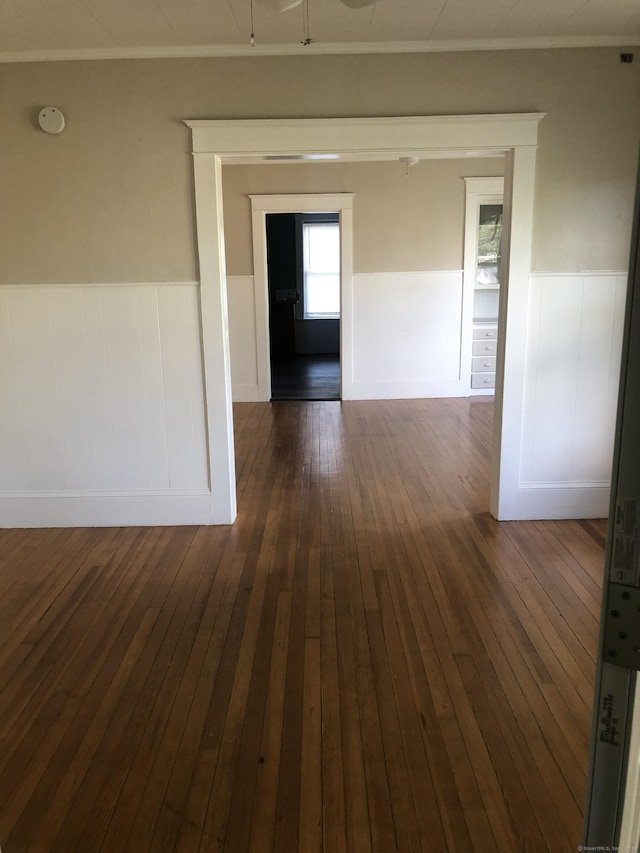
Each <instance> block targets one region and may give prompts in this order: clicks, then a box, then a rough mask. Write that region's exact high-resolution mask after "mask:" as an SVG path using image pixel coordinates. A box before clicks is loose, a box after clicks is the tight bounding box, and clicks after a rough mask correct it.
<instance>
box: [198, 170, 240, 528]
mask: <svg viewBox="0 0 640 853" xmlns="http://www.w3.org/2000/svg"><path fill="white" fill-rule="evenodd" d="M193 171H194V180H195V201H196V225H197V228H196V231H197V237H198V256H199V261H200V323H201V328H202V355H203V373H204V384H205V388H204V392H205V415H206V423H207V445H208V451H209V477H210V480H209V486H210V488H211V492H212V502H213V523H214V524H232V523H233V521H234V520H235V517H236V514H237V508H236V478H235V453H234V444H233V411H232V403H231V396H232V389H231V361H230V354H229V314H228V309H227V283H226V267H225V256H224V227H223V221H222V168H221V161H220V157H218V156H216V155H215V154H196V155H194V158H193Z"/></svg>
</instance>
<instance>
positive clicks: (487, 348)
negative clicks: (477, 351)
mask: <svg viewBox="0 0 640 853" xmlns="http://www.w3.org/2000/svg"><path fill="white" fill-rule="evenodd" d="M492 349H493V347H485V350H486V352H491V350H492Z"/></svg>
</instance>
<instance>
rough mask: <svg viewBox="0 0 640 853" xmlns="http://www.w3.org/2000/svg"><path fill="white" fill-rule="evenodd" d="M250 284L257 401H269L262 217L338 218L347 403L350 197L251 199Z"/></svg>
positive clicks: (350, 339) (350, 316) (350, 337)
mask: <svg viewBox="0 0 640 853" xmlns="http://www.w3.org/2000/svg"><path fill="white" fill-rule="evenodd" d="M249 198H250V199H251V225H252V234H253V282H254V299H255V314H256V316H255V320H256V357H257V373H258V397H259V399H260V400H264V401H266V400H270V399H271V371H270V357H269V288H268V270H267V243H266V216H267V214H268V213H315V212H322V213H327V212H332V213H339V214H340V377H341V382H340V397H341V398H342V399H343V400H349V399H351V395H350V390H351V385H352V384H353V193H311V194H309V193H304V194H303V193H300V194H297V193H289V194H281V195H251V196H249Z"/></svg>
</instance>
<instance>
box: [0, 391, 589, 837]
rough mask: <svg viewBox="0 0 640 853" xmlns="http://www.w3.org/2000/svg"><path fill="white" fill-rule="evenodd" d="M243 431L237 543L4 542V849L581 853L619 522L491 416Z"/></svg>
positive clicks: (153, 539) (412, 406)
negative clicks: (567, 503) (514, 489)
mask: <svg viewBox="0 0 640 853" xmlns="http://www.w3.org/2000/svg"><path fill="white" fill-rule="evenodd" d="M234 414H235V430H236V452H237V464H236V472H237V478H238V508H239V512H238V520H237V521H236V523H235V524H234V525H233V526H232V527H226V528H206V527H201V528H138V529H130V528H129V529H128V528H121V529H116V528H112V529H93V530H81V529H78V530H34V531H29V530H19V531H18V530H12V531H0V719H2V720H3V725H2V727H0V845H2V849H3V851H4V850H6V851H7V853H18V851H20V853H23V851H24V853H52V851H53V853H57V851H61V853H74V851H77V853H86V851H89V850H90V851H91V853H112V851H113V850H115V849H116V848H117V849H118V850H123V851H124V853H141V851H145V853H146V851H154V853H155V851H164V850H166V851H174V853H195V851H202V853H205V851H206V853H212V851H216V850H219V851H232V853H245V851H251V853H282V851H287V853H289V851H309V853H373V851H376V853H394V852H395V853H422V851H425V853H426V851H428V853H431V851H435V850H437V851H438V853H439V852H440V851H442V853H468V851H471V850H472V851H474V853H545V851H548V853H564V851H567V853H568V851H570V850H574V849H575V848H576V846H577V843H578V840H579V832H580V822H581V811H582V803H583V800H584V790H585V782H586V765H587V753H588V740H589V732H590V721H591V700H592V691H593V677H594V657H595V649H596V639H597V621H598V616H599V597H600V587H601V582H602V566H603V549H604V545H605V536H606V522H605V521H603V520H586V521H580V520H577V521H576V520H572V521H553V522H509V523H498V522H496V521H495V520H494V519H492V518H491V516H490V515H489V513H488V500H489V468H490V460H491V450H492V440H491V422H492V404H491V400H490V399H488V398H471V399H459V400H393V401H362V402H349V403H340V402H326V403H324V402H323V403H320V402H306V403H303V402H296V401H292V402H283V403H274V404H262V403H256V404H238V405H236V406H235V407H234Z"/></svg>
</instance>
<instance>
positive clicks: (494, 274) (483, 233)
mask: <svg viewBox="0 0 640 853" xmlns="http://www.w3.org/2000/svg"><path fill="white" fill-rule="evenodd" d="M501 236H502V205H501V204H481V205H480V221H479V223H478V270H477V280H478V284H479V285H485V286H487V285H494V286H495V285H497V284H498V283H499V282H498V276H499V269H500V238H501Z"/></svg>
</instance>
